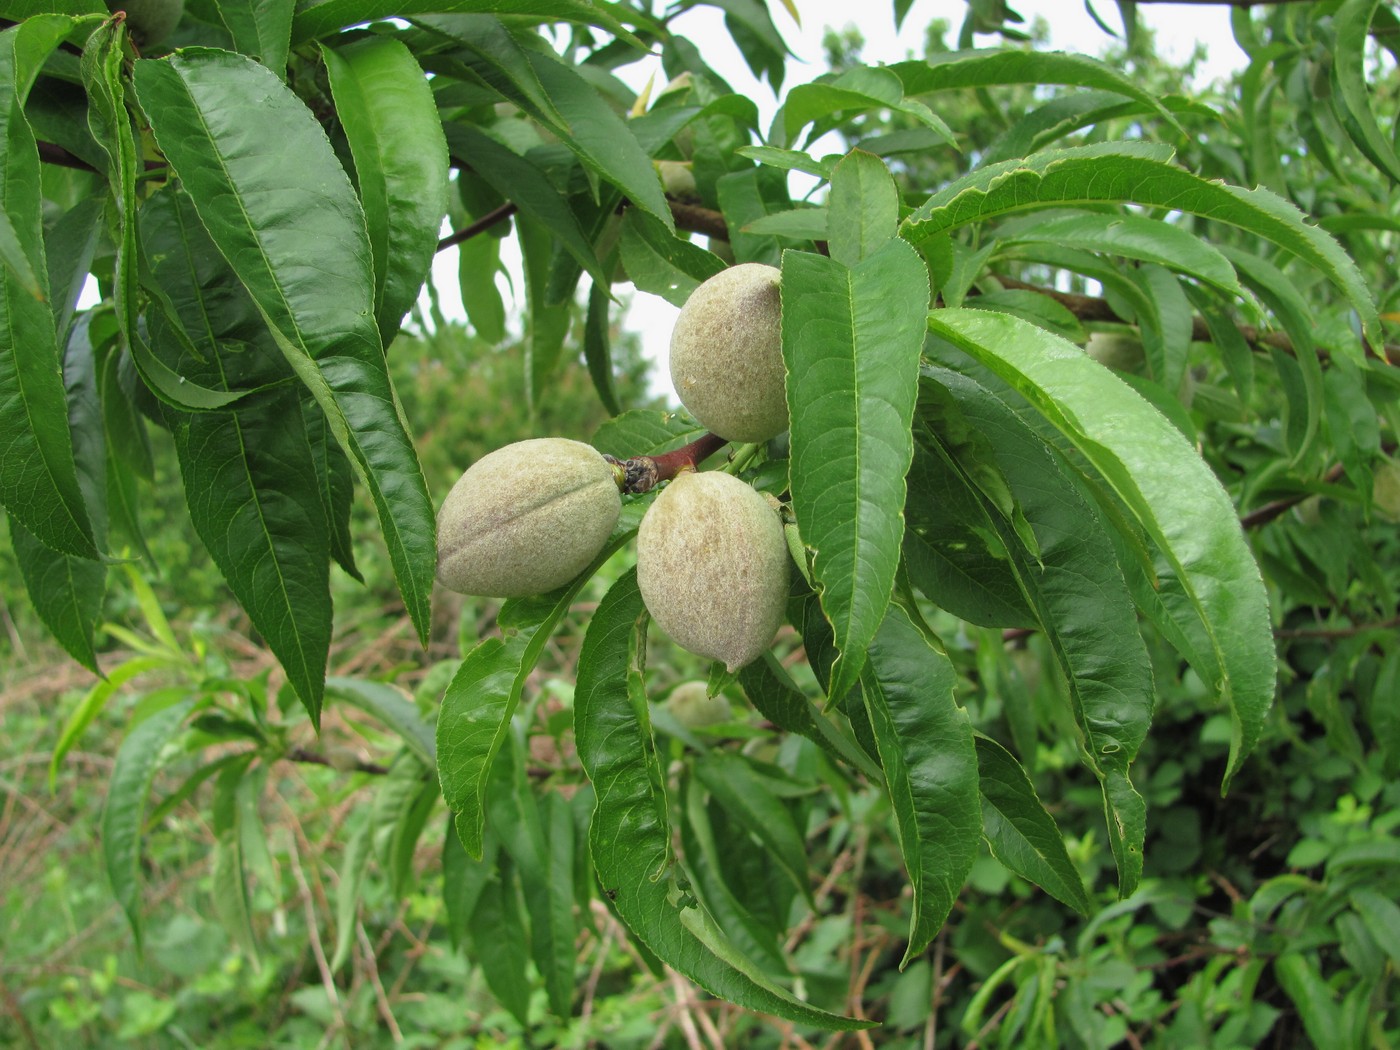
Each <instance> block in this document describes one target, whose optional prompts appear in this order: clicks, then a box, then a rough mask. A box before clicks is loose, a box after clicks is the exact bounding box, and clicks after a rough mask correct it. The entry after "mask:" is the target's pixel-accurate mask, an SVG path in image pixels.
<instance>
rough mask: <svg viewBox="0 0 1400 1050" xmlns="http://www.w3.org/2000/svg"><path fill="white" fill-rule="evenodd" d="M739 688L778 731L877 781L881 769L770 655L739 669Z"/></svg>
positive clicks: (755, 708) (767, 654)
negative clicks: (787, 733)
mask: <svg viewBox="0 0 1400 1050" xmlns="http://www.w3.org/2000/svg"><path fill="white" fill-rule="evenodd" d="M739 685H740V686H741V687H742V688H743V690H744V695H745V696H747V697H748V698H749V703H751V704H753V706H754V710H756V711H757V712H758V713H759V714H761V715H762V716H763V717H764V718H766V719H768V720H769V721H770V722H772V723H773V724H774V725H775V726H777V727H778V728H779V729H782V730H784V731H786V732H789V733H796V734H798V735H799V736H805V737H806V738H807V739H808V740H810V741H812V742H813V743H814V744H817V745H818V746H819V747H821V748H822V749H823V750H824V751H826V752H827V753H828V754H829V755H831V757H832V758H835V759H837V760H838V761H842V762H847V763H849V764H850V765H852V766H855V767H856V768H857V769H859V770H861V771H862V772H863V773H865V775H866V776H868V777H871V778H872V779H878V778H879V776H880V768H879V767H878V766H877V765H875V764H874V763H873V762H871V761H870V759H869V758H867V757H866V755H865V752H863V751H861V750H860V749H859V747H857V746H856V745H855V744H854V743H853V742H852V741H851V740H849V739H847V738H846V737H845V736H843V735H842V734H841V733H840V732H839V731H838V730H837V729H836V727H835V726H834V725H832V723H831V721H830V720H829V719H827V718H826V717H825V716H824V715H822V714H821V712H820V711H818V710H817V708H816V705H815V704H813V703H812V701H810V700H808V699H807V697H806V696H804V695H803V693H802V691H801V690H800V689H798V687H797V685H796V683H794V682H793V680H792V679H791V677H789V676H788V673H787V671H786V670H785V669H784V668H783V665H782V664H780V663H779V662H778V659H777V657H775V656H774V655H773V654H772V653H764V654H763V656H762V658H761V659H758V660H755V661H754V662H753V663H751V664H747V665H746V666H744V667H742V668H740V670H739Z"/></svg>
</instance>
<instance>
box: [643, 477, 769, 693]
mask: <svg viewBox="0 0 1400 1050" xmlns="http://www.w3.org/2000/svg"><path fill="white" fill-rule="evenodd" d="M637 585H638V587H640V589H641V592H642V600H643V601H644V602H645V603H646V607H647V611H648V612H649V613H651V616H652V619H654V620H655V621H656V624H657V626H658V627H660V628H661V630H662V631H664V632H665V633H666V634H667V635H668V636H669V637H670V638H671V640H672V641H674V642H675V643H676V644H677V645H679V646H681V648H683V649H686V650H688V651H690V652H692V653H695V654H696V655H697V656H706V657H709V658H710V659H712V660H720V661H722V662H723V663H724V666H725V668H726V669H727V670H729V671H736V670H738V669H739V668H740V667H743V666H744V665H745V664H747V663H749V662H751V661H753V660H754V659H756V658H757V657H759V656H760V655H762V653H763V652H764V651H765V650H766V649H767V648H768V646H770V645H771V644H772V643H773V638H774V637H775V636H776V635H777V633H778V628H779V627H780V626H782V622H783V612H784V608H785V606H786V604H787V594H788V553H787V543H786V541H785V540H784V538H783V526H782V521H781V519H780V518H779V515H778V511H777V509H776V508H775V507H774V506H773V505H772V504H771V503H770V502H769V501H768V499H767V498H765V497H764V496H762V495H760V494H759V493H758V492H756V491H755V490H754V489H753V488H752V487H751V486H749V485H747V484H746V483H744V482H743V481H740V480H739V479H738V478H736V477H733V476H731V475H729V474H722V473H718V472H707V473H704V474H697V473H694V472H686V473H684V474H681V475H680V476H679V477H677V478H676V479H675V480H673V481H672V482H671V483H670V484H669V485H668V486H667V488H666V490H665V491H664V492H662V493H661V495H660V496H658V497H657V499H656V502H655V503H653V504H652V505H651V507H650V508H648V510H647V512H646V515H645V517H643V518H642V525H641V528H640V530H639V531H638V533H637Z"/></svg>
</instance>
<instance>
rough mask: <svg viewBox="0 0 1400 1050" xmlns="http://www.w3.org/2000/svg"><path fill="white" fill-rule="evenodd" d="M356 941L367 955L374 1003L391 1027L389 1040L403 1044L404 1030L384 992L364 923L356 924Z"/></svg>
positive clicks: (366, 959)
mask: <svg viewBox="0 0 1400 1050" xmlns="http://www.w3.org/2000/svg"><path fill="white" fill-rule="evenodd" d="M355 940H357V941H359V943H360V950H361V951H363V952H364V953H365V970H366V972H367V973H368V974H369V983H370V987H371V988H373V989H374V1001H375V1002H376V1003H377V1004H378V1006H379V1016H380V1017H382V1018H383V1019H384V1023H385V1024H386V1025H387V1026H388V1027H389V1038H391V1039H393V1041H394V1042H395V1043H402V1042H403V1030H402V1029H401V1028H399V1022H398V1020H397V1019H396V1018H395V1017H394V1007H393V1005H392V1004H391V1003H390V1002H389V996H388V993H386V992H385V991H384V982H383V981H381V980H380V979H379V961H378V959H376V958H375V951H374V945H372V944H370V943H369V935H368V934H366V933H365V924H364V923H362V922H356V923H355Z"/></svg>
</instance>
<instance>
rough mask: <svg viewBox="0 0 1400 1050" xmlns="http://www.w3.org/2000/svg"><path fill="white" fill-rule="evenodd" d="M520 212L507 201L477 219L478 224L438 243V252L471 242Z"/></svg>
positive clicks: (449, 235)
mask: <svg viewBox="0 0 1400 1050" xmlns="http://www.w3.org/2000/svg"><path fill="white" fill-rule="evenodd" d="M519 210H520V209H519V208H518V207H517V206H516V204H515V203H514V202H512V201H506V202H505V203H504V204H502V205H500V206H499V207H496V208H492V209H491V210H490V211H488V212H487V213H486V214H485V215H483V216H482V217H481V218H479V219H477V220H476V222H474V223H472V224H471V225H470V226H465V227H463V228H462V229H460V230H457V231H455V232H454V233H450V234H448V235H447V236H446V237H444V238H443V239H442V240H440V241H438V245H437V250H438V251H442V250H443V249H444V248H451V247H452V246H453V245H455V244H461V243H462V242H463V241H469V240H471V239H472V238H473V237H475V236H476V235H477V234H480V233H485V232H486V231H487V230H489V229H490V228H491V227H492V226H495V225H496V224H497V223H500V222H505V221H506V220H507V219H509V218H510V217H511V216H512V215H514V214H515V213H516V212H517V211H519Z"/></svg>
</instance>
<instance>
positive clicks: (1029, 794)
mask: <svg viewBox="0 0 1400 1050" xmlns="http://www.w3.org/2000/svg"><path fill="white" fill-rule="evenodd" d="M977 770H978V776H979V787H980V790H981V792H982V833H983V834H984V835H985V836H986V837H987V844H988V845H989V846H990V847H991V850H992V856H994V857H996V859H997V860H999V861H1001V862H1002V863H1003V864H1004V865H1006V867H1007V868H1009V869H1010V870H1011V871H1014V872H1015V873H1016V874H1017V875H1020V876H1021V877H1022V878H1024V879H1028V880H1029V881H1031V882H1033V883H1035V884H1036V885H1037V886H1039V887H1040V888H1041V889H1043V890H1044V891H1045V892H1046V893H1048V894H1050V895H1051V896H1052V897H1054V898H1055V899H1056V900H1058V901H1060V902H1061V903H1064V904H1067V905H1069V906H1070V907H1071V908H1073V909H1074V910H1075V911H1077V912H1079V914H1080V915H1083V916H1085V917H1086V918H1087V917H1088V915H1089V907H1090V905H1089V895H1088V894H1087V893H1086V892H1085V891H1084V879H1083V878H1082V877H1081V876H1080V874H1079V871H1078V869H1077V868H1075V866H1074V862H1073V861H1072V860H1070V859H1069V852H1068V851H1067V850H1066V849H1065V840H1064V837H1063V836H1062V835H1061V834H1060V828H1059V826H1058V825H1057V824H1056V823H1055V818H1054V817H1052V816H1051V815H1050V814H1049V813H1047V812H1046V810H1045V806H1044V804H1042V803H1041V801H1040V797H1039V796H1038V795H1036V793H1035V785H1033V784H1032V783H1031V780H1030V777H1028V776H1026V771H1025V770H1024V769H1022V768H1021V764H1020V763H1019V762H1017V761H1016V759H1015V757H1014V756H1013V755H1012V754H1011V752H1010V751H1007V750H1006V748H1004V747H1002V746H1001V745H1000V744H998V743H997V742H996V741H995V740H992V739H990V738H988V737H985V736H980V735H979V736H978V737H977Z"/></svg>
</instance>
